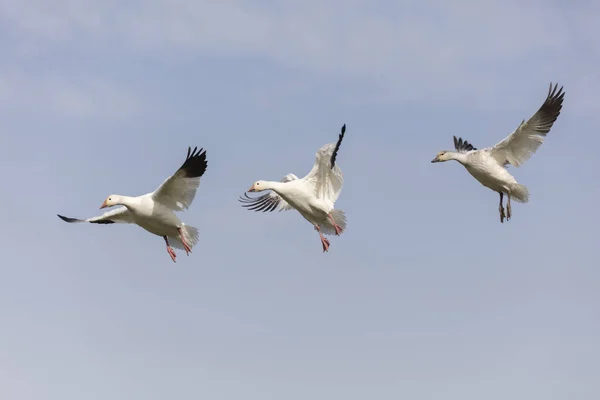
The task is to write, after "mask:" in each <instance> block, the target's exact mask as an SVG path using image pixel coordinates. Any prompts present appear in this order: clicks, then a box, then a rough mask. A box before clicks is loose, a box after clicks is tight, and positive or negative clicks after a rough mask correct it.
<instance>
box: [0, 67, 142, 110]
mask: <svg viewBox="0 0 600 400" xmlns="http://www.w3.org/2000/svg"><path fill="white" fill-rule="evenodd" d="M138 107H139V104H138V100H137V99H136V98H135V97H134V96H133V95H132V94H130V93H128V92H126V91H124V90H122V89H120V88H119V87H118V86H116V85H114V84H111V83H108V82H104V81H101V80H97V79H73V78H69V77H61V76H43V75H42V76H35V75H31V74H30V75H25V74H23V73H18V72H14V71H11V72H6V71H4V72H2V71H0V110H2V111H4V112H17V113H19V112H31V110H35V112H36V114H37V115H49V114H53V115H59V116H68V117H75V118H86V117H103V118H119V117H129V116H131V115H133V114H134V113H136V112H138V111H139V108H138Z"/></svg>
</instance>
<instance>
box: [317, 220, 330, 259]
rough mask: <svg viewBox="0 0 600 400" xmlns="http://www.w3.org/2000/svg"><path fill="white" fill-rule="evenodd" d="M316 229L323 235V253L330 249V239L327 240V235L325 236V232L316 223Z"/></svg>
mask: <svg viewBox="0 0 600 400" xmlns="http://www.w3.org/2000/svg"><path fill="white" fill-rule="evenodd" d="M315 229H316V230H317V231H318V232H319V236H320V237H321V244H322V245H323V253H324V252H326V251H329V240H327V238H326V237H325V236H323V233H322V232H321V228H320V227H319V226H318V225H315Z"/></svg>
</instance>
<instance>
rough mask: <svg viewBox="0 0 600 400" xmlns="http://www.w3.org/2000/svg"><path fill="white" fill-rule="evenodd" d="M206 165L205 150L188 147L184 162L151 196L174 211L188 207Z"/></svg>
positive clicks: (194, 195)
mask: <svg viewBox="0 0 600 400" xmlns="http://www.w3.org/2000/svg"><path fill="white" fill-rule="evenodd" d="M206 167H207V162H206V151H203V149H200V150H198V147H195V148H194V150H192V148H191V147H189V148H188V153H187V157H186V159H185V162H184V163H183V164H182V165H181V167H180V168H179V169H178V170H177V171H176V172H175V173H174V174H173V175H171V176H170V177H168V178H167V179H166V180H165V181H164V182H163V183H162V184H161V185H160V186H159V187H158V189H156V190H155V191H154V193H152V198H153V199H154V201H157V202H159V203H161V204H163V205H165V206H167V207H169V208H170V209H172V210H174V211H182V210H185V209H187V208H189V207H190V205H191V204H192V201H194V197H196V190H197V189H198V186H200V177H202V175H204V172H205V171H206Z"/></svg>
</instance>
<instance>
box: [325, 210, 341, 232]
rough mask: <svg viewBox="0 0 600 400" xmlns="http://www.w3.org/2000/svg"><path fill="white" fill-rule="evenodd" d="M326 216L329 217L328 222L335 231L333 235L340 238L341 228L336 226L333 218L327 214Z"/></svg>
mask: <svg viewBox="0 0 600 400" xmlns="http://www.w3.org/2000/svg"><path fill="white" fill-rule="evenodd" d="M327 216H328V217H329V220H330V221H331V223H332V224H333V227H334V229H335V234H336V235H338V236H340V235H341V234H342V228H341V227H340V226H339V225H338V224H336V222H335V220H334V219H333V217H332V216H331V214H327Z"/></svg>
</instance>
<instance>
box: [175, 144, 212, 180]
mask: <svg viewBox="0 0 600 400" xmlns="http://www.w3.org/2000/svg"><path fill="white" fill-rule="evenodd" d="M207 167H208V162H207V161H206V150H204V149H203V148H200V150H198V146H196V147H194V149H193V150H192V148H191V147H188V152H187V156H186V157H185V162H184V163H183V165H181V167H180V168H179V170H180V171H183V172H184V173H185V176H186V177H187V178H199V177H201V176H202V175H204V172H206V168H207Z"/></svg>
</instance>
